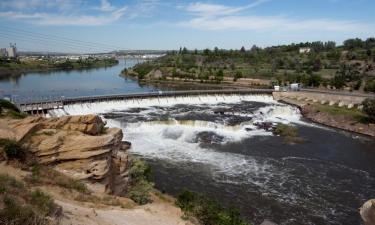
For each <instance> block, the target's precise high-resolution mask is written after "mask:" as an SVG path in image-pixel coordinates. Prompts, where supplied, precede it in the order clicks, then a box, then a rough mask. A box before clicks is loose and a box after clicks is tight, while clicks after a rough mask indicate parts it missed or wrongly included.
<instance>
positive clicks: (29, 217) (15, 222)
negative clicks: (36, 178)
mask: <svg viewBox="0 0 375 225" xmlns="http://www.w3.org/2000/svg"><path fill="white" fill-rule="evenodd" d="M0 190H1V191H0V205H1V206H2V207H1V208H0V224H12V225H47V224H48V225H52V224H55V223H52V221H51V220H50V219H48V217H49V216H54V214H55V212H56V209H57V206H56V205H55V204H54V203H53V200H52V199H51V198H50V197H49V196H48V195H46V194H44V193H43V192H42V191H40V190H36V191H34V192H30V191H29V190H28V189H27V188H26V187H25V185H24V184H23V183H22V182H20V181H17V180H16V179H15V178H13V177H10V176H8V175H3V174H0Z"/></svg>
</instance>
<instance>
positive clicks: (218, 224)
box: [176, 190, 249, 225]
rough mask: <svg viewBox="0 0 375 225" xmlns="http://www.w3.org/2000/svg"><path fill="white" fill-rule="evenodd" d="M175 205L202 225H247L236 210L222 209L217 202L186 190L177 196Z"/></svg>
mask: <svg viewBox="0 0 375 225" xmlns="http://www.w3.org/2000/svg"><path fill="white" fill-rule="evenodd" d="M176 205H177V206H179V207H180V208H181V209H182V210H183V211H184V213H185V215H187V216H188V217H189V216H194V217H196V218H197V219H198V220H199V222H200V223H201V224H204V225H249V223H247V222H246V221H245V220H243V219H242V218H241V216H240V213H239V211H238V210H237V209H235V208H224V207H222V206H221V205H220V204H219V203H218V202H217V201H214V200H212V199H209V198H207V197H205V196H203V195H199V194H197V193H194V192H191V191H188V190H184V191H183V192H182V193H181V194H180V195H178V197H177V201H176Z"/></svg>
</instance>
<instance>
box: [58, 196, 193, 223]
mask: <svg viewBox="0 0 375 225" xmlns="http://www.w3.org/2000/svg"><path fill="white" fill-rule="evenodd" d="M55 202H56V203H57V204H58V205H60V206H62V207H63V212H64V217H63V218H62V220H61V224H62V225H151V224H152V225H190V224H191V223H190V222H188V221H184V220H182V219H181V215H182V214H181V211H180V210H179V209H178V208H176V207H174V206H172V205H170V204H167V203H162V202H156V203H152V204H148V205H146V206H141V207H137V208H134V209H128V210H127V209H121V208H109V209H94V208H90V207H85V206H79V205H77V204H72V203H68V202H63V201H60V200H56V201H55Z"/></svg>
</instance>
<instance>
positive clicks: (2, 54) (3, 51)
mask: <svg viewBox="0 0 375 225" xmlns="http://www.w3.org/2000/svg"><path fill="white" fill-rule="evenodd" d="M0 57H1V58H5V57H8V56H7V49H6V48H0Z"/></svg>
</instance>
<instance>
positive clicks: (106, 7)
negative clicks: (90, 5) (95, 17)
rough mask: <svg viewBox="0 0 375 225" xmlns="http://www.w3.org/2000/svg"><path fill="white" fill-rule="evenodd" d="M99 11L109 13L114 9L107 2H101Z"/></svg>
mask: <svg viewBox="0 0 375 225" xmlns="http://www.w3.org/2000/svg"><path fill="white" fill-rule="evenodd" d="M99 9H100V10H101V11H103V12H110V11H113V10H115V9H116V8H115V7H114V6H112V5H111V3H109V2H108V0H101V1H100V7H99Z"/></svg>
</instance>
